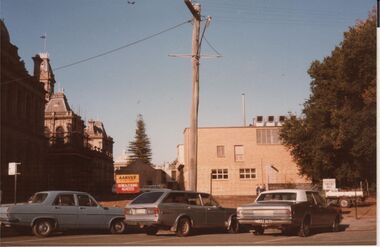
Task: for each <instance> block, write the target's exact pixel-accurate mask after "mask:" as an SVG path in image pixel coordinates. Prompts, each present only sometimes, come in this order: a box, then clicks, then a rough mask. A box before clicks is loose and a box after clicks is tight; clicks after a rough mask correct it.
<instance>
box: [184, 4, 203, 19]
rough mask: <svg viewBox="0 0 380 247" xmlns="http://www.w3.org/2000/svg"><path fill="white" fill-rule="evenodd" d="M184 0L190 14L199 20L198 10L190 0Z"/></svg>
mask: <svg viewBox="0 0 380 247" xmlns="http://www.w3.org/2000/svg"><path fill="white" fill-rule="evenodd" d="M184 1H185V4H186V6H187V7H188V8H189V10H190V12H191V14H192V15H193V16H194V18H196V19H197V20H200V19H201V16H200V15H199V12H198V11H197V10H195V9H194V6H193V4H192V3H191V0H184Z"/></svg>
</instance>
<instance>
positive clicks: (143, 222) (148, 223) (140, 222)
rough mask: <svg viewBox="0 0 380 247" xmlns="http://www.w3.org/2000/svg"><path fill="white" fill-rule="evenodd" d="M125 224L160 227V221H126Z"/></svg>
mask: <svg viewBox="0 0 380 247" xmlns="http://www.w3.org/2000/svg"><path fill="white" fill-rule="evenodd" d="M124 223H125V224H127V225H132V226H140V227H144V226H153V225H159V222H158V221H152V220H124Z"/></svg>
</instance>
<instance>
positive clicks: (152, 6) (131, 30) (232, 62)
mask: <svg viewBox="0 0 380 247" xmlns="http://www.w3.org/2000/svg"><path fill="white" fill-rule="evenodd" d="M133 1H134V2H135V3H134V4H130V3H131V2H133ZM129 2H130V3H128V1H127V0H64V1H62V0H0V3H1V6H0V7H1V12H0V15H1V18H2V19H4V21H5V24H6V26H7V28H8V31H9V33H10V37H11V42H12V43H13V44H14V45H16V46H17V47H18V48H19V55H20V57H21V58H22V59H23V60H24V61H25V63H26V67H27V69H28V71H29V72H30V73H32V71H33V63H32V59H31V57H32V56H34V55H35V54H37V53H39V52H42V51H43V49H44V46H43V40H42V39H41V38H40V36H41V35H42V34H44V33H47V52H48V53H49V55H50V60H51V65H52V67H53V68H58V67H61V66H64V65H67V64H72V63H75V62H76V61H79V60H82V59H85V58H88V57H92V56H96V55H98V54H101V53H104V52H107V51H110V50H113V49H115V48H118V47H122V46H124V45H128V44H131V43H133V42H135V41H138V40H141V39H144V38H146V37H148V36H150V35H152V34H156V33H159V32H161V31H163V30H165V29H168V28H170V27H173V26H175V25H177V24H180V23H182V22H184V21H186V20H189V19H191V18H192V15H191V13H190V12H189V10H188V8H187V7H186V5H185V4H184V2H183V0H161V1H159V0H132V1H129ZM198 2H199V3H200V4H201V6H202V15H205V16H212V21H211V25H210V26H209V28H208V29H207V30H206V33H205V37H206V39H207V41H208V42H209V43H210V44H211V46H212V47H213V48H214V49H215V50H216V51H218V52H219V53H220V54H221V55H222V56H223V57H222V58H213V59H202V60H201V67H200V105H199V126H200V127H211V126H241V125H242V124H243V114H242V103H241V102H242V99H241V94H242V93H245V95H246V97H245V99H246V116H247V122H248V123H251V122H252V118H253V117H254V116H256V115H264V116H268V115H287V114H288V112H292V113H296V114H299V113H301V111H302V105H303V103H304V102H305V100H306V99H307V98H308V97H309V93H310V90H309V85H310V77H309V76H308V74H307V70H308V68H309V66H310V64H311V62H312V61H314V60H321V59H323V58H324V57H325V56H328V55H329V54H330V53H331V51H332V50H333V49H334V47H335V46H336V45H338V44H339V43H340V42H341V41H342V40H343V33H344V31H347V29H348V27H349V26H353V25H354V24H355V21H356V20H358V19H366V18H367V16H368V13H369V11H370V10H371V9H372V8H373V7H374V6H375V5H376V1H375V0H314V1H312V0H229V1H227V0H202V1H198ZM203 23H204V22H203ZM202 28H203V25H202ZM191 36H192V24H191V23H187V24H184V25H182V26H180V27H178V28H175V29H173V30H170V31H168V32H165V33H162V34H160V35H158V36H155V37H153V38H151V39H148V40H145V41H143V42H139V43H137V44H135V45H130V46H128V47H126V48H125V49H121V50H118V51H116V52H113V53H110V54H108V55H105V56H101V57H98V58H96V59H93V60H89V61H87V62H85V63H80V64H76V65H74V66H71V67H67V68H64V69H60V70H56V71H55V72H54V73H55V77H56V81H57V84H56V88H58V86H59V87H61V88H64V91H65V94H66V96H67V98H68V100H69V104H70V106H71V108H72V109H73V110H74V111H75V112H76V113H79V114H80V115H81V116H82V117H83V119H85V120H89V119H95V120H97V119H99V120H101V121H102V122H103V123H104V126H105V128H106V131H107V133H108V134H109V135H110V136H112V137H113V138H114V141H115V144H114V159H117V157H118V156H120V155H121V153H122V152H123V150H124V149H126V148H127V146H128V144H129V142H130V141H132V140H133V139H134V133H135V128H136V118H137V115H138V114H142V115H143V117H144V121H145V124H146V128H147V129H146V131H147V134H148V136H149V138H150V140H151V144H152V152H153V162H154V163H156V164H162V163H163V162H170V161H173V160H174V159H175V158H176V146H177V144H181V143H183V130H184V128H186V127H188V126H189V123H190V107H191V81H192V79H191V60H190V58H173V57H169V56H168V55H169V54H174V53H176V54H178V53H180V54H189V53H190V52H191ZM211 46H209V45H208V44H207V43H206V42H205V41H204V42H203V43H202V53H204V54H214V55H215V54H216V53H215V51H214V49H212V47H211Z"/></svg>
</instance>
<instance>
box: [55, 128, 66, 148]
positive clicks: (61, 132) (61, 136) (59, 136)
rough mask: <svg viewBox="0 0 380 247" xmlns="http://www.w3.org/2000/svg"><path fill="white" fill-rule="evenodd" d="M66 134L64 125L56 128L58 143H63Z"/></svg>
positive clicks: (56, 140)
mask: <svg viewBox="0 0 380 247" xmlns="http://www.w3.org/2000/svg"><path fill="white" fill-rule="evenodd" d="M64 135H65V131H64V129H63V128H62V126H59V127H57V129H56V130H55V142H56V144H63V143H64Z"/></svg>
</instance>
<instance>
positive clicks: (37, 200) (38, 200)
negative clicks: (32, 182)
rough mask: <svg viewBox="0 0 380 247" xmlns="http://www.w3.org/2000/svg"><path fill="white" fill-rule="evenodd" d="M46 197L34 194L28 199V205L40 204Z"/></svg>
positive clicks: (44, 194) (45, 194)
mask: <svg viewBox="0 0 380 247" xmlns="http://www.w3.org/2000/svg"><path fill="white" fill-rule="evenodd" d="M47 195H48V194H47V193H36V194H34V195H33V196H32V197H31V198H30V199H29V201H28V203H42V202H43V201H45V199H46V197H47Z"/></svg>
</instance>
